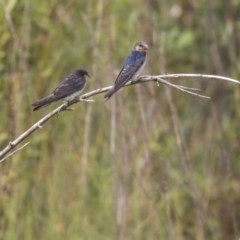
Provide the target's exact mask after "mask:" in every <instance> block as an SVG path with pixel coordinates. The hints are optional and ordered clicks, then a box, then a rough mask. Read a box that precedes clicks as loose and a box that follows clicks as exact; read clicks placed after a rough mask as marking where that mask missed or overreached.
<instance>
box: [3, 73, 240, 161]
mask: <svg viewBox="0 0 240 240" xmlns="http://www.w3.org/2000/svg"><path fill="white" fill-rule="evenodd" d="M166 78H208V79H217V80H225V81H229V82H233V83H237V84H240V81H238V80H235V79H232V78H228V77H222V76H216V75H205V74H163V75H156V76H148V75H146V76H141V77H139V78H138V79H137V80H135V81H132V82H128V83H127V84H126V85H125V87H126V86H129V85H134V84H139V83H145V82H151V81H154V82H159V83H164V84H167V85H169V86H171V87H173V88H176V89H178V90H181V91H183V92H186V93H189V94H193V95H196V96H198V97H203V98H209V97H207V96H203V95H200V94H196V93H194V92H191V91H196V90H198V89H191V88H187V87H184V86H180V85H176V84H172V83H169V82H168V81H166V80H164V79H166ZM111 87H112V86H109V87H104V88H100V89H96V90H94V91H91V92H88V93H86V94H84V95H82V96H81V97H80V98H77V99H74V100H73V101H72V102H67V103H64V104H62V105H61V106H59V107H57V108H56V109H54V110H53V111H52V112H50V113H49V114H47V115H46V116H44V117H43V118H42V119H40V120H39V121H38V122H37V123H35V124H34V125H33V126H32V127H30V128H29V129H28V130H27V131H25V132H24V133H23V134H22V135H20V136H19V137H18V138H16V139H15V140H14V141H12V142H10V143H9V144H8V145H7V146H6V147H5V148H4V149H3V150H2V151H1V152H0V162H1V161H3V159H2V158H3V157H4V156H6V154H7V153H9V152H10V151H11V150H13V149H14V148H15V147H16V146H17V145H18V144H19V143H21V142H22V141H23V140H24V139H26V138H27V137H28V136H30V135H31V134H32V133H33V132H35V131H36V130H38V129H42V125H43V124H44V123H45V122H47V121H48V120H49V119H51V118H52V117H53V116H55V115H58V114H59V113H60V112H61V111H65V110H67V108H68V107H69V106H71V105H73V104H74V103H77V102H93V101H94V100H91V99H88V100H86V99H87V98H90V97H92V96H95V95H98V94H100V93H104V92H107V91H109V90H110V89H111ZM190 90H191V91H190Z"/></svg>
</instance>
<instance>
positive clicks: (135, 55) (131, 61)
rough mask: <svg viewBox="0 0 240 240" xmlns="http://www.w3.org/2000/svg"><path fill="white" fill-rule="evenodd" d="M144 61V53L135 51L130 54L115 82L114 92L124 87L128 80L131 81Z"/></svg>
mask: <svg viewBox="0 0 240 240" xmlns="http://www.w3.org/2000/svg"><path fill="white" fill-rule="evenodd" d="M145 59H146V54H145V53H143V52H137V51H132V52H131V54H130V55H129V57H128V58H127V60H126V62H125V64H124V66H123V68H122V70H121V71H120V73H119V75H118V77H117V79H116V81H115V84H114V90H115V91H116V90H118V89H119V88H121V87H122V86H124V85H125V84H126V83H127V82H128V81H129V80H131V78H132V77H133V76H134V75H135V74H136V73H137V72H138V71H139V70H140V68H141V67H142V65H143V64H144V62H145Z"/></svg>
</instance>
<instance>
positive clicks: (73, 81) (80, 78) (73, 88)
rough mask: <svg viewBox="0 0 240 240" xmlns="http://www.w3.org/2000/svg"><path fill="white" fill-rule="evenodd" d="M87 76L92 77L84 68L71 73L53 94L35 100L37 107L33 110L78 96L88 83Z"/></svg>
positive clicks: (34, 104)
mask: <svg viewBox="0 0 240 240" xmlns="http://www.w3.org/2000/svg"><path fill="white" fill-rule="evenodd" d="M85 76H87V77H90V76H89V75H88V72H87V71H86V70H84V69H78V70H76V71H75V72H74V73H72V74H70V75H69V76H68V77H67V78H66V79H64V80H63V81H62V82H61V84H60V85H59V86H58V87H57V88H56V89H55V90H54V91H53V93H52V94H50V95H49V96H47V97H45V98H43V99H41V100H39V101H36V102H34V103H33V104H32V106H34V107H35V108H34V109H33V111H36V110H38V109H40V108H42V107H45V106H47V105H49V104H50V103H52V102H55V101H57V100H62V101H66V102H68V101H72V100H73V99H74V98H76V97H78V96H79V95H80V94H81V92H82V91H83V89H84V87H85V85H86V79H85Z"/></svg>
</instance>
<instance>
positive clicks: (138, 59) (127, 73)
mask: <svg viewBox="0 0 240 240" xmlns="http://www.w3.org/2000/svg"><path fill="white" fill-rule="evenodd" d="M147 49H148V44H147V43H145V42H144V41H138V42H137V43H135V45H134V47H133V50H132V51H131V52H130V54H129V56H128V58H127V59H126V61H125V63H124V65H123V67H122V70H121V71H120V73H119V75H118V77H117V79H116V80H115V83H114V85H113V87H112V88H111V89H110V90H109V91H108V92H107V93H106V94H105V95H104V98H106V100H108V99H109V98H110V97H111V96H112V95H113V94H114V93H115V92H117V91H118V90H119V89H120V88H121V87H122V86H124V85H125V84H126V83H127V82H128V81H130V80H131V81H133V80H135V79H136V78H137V77H138V76H139V74H140V72H141V71H142V69H143V68H144V66H145V64H146V55H147Z"/></svg>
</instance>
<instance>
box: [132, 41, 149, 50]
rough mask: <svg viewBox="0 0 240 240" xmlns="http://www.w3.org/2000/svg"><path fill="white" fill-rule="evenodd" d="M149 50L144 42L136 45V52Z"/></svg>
mask: <svg viewBox="0 0 240 240" xmlns="http://www.w3.org/2000/svg"><path fill="white" fill-rule="evenodd" d="M147 49H148V45H147V44H146V43H145V42H144V41H139V42H137V43H135V45H134V50H135V51H138V52H146V51H147Z"/></svg>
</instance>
